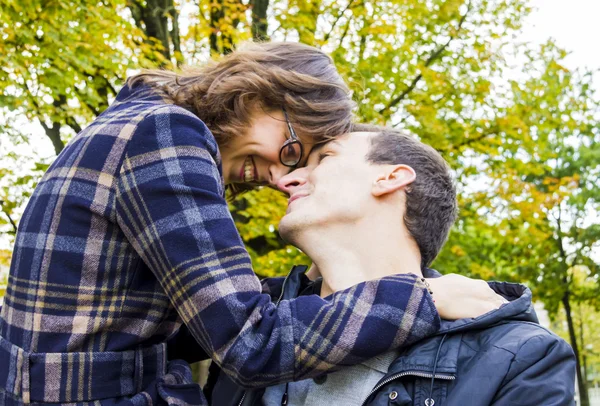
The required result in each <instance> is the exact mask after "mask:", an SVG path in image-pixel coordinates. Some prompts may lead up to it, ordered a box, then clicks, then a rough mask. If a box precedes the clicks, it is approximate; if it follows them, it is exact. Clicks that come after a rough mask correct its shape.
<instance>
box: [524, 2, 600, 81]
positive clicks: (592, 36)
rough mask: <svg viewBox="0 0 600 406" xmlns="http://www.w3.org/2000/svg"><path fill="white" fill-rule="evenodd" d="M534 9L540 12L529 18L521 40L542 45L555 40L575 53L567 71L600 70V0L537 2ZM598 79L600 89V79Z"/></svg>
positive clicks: (566, 62) (569, 57) (599, 77)
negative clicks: (549, 40) (599, 43)
mask: <svg viewBox="0 0 600 406" xmlns="http://www.w3.org/2000/svg"><path fill="white" fill-rule="evenodd" d="M532 5H533V6H534V7H535V8H536V10H534V12H533V13H532V14H531V15H530V16H529V17H528V20H527V23H526V25H525V28H524V30H523V34H522V36H521V37H520V38H519V39H520V40H524V41H531V42H534V43H539V44H541V43H544V42H545V41H546V40H547V39H548V38H554V39H555V40H556V41H557V43H558V45H559V46H560V47H562V48H564V49H566V50H569V51H571V53H570V55H569V56H568V57H567V59H566V61H565V65H566V67H567V68H569V69H577V68H589V69H596V70H598V69H600V47H598V39H600V24H599V23H598V16H600V0H533V1H532ZM595 79H596V80H595V82H596V87H597V88H598V89H600V83H599V82H600V75H598V74H596V75H595Z"/></svg>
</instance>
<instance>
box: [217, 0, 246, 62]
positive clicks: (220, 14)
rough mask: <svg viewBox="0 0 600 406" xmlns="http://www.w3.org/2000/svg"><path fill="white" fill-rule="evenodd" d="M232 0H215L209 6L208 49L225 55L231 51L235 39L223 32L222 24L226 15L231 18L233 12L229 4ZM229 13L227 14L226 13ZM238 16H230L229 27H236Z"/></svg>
mask: <svg viewBox="0 0 600 406" xmlns="http://www.w3.org/2000/svg"><path fill="white" fill-rule="evenodd" d="M232 1H234V0H215V1H213V2H212V3H211V4H212V6H211V8H210V28H211V33H210V50H211V52H213V53H215V54H221V55H227V54H229V53H231V52H232V51H233V48H234V46H235V43H234V42H235V41H234V38H233V36H232V35H230V34H227V33H225V32H223V30H222V25H223V21H224V20H225V18H226V17H229V18H231V17H232V14H234V12H232V11H231V7H230V5H232ZM228 14H229V15H228ZM239 22H240V20H239V18H237V17H236V18H231V28H232V29H233V30H236V29H237V26H238V24H239Z"/></svg>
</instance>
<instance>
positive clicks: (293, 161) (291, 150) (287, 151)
mask: <svg viewBox="0 0 600 406" xmlns="http://www.w3.org/2000/svg"><path fill="white" fill-rule="evenodd" d="M301 157H302V146H301V145H300V143H299V142H298V141H291V142H288V143H286V144H285V145H284V146H283V147H281V151H279V159H280V160H281V163H282V164H284V165H285V166H295V165H297V164H298V162H300V158H301Z"/></svg>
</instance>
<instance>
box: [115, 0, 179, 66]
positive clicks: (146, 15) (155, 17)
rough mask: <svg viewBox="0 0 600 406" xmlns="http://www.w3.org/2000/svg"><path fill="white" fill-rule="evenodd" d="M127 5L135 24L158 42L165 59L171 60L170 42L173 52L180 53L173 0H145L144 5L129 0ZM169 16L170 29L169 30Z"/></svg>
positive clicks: (137, 0)
mask: <svg viewBox="0 0 600 406" xmlns="http://www.w3.org/2000/svg"><path fill="white" fill-rule="evenodd" d="M127 6H128V7H129V9H130V10H131V15H132V16H133V19H134V20H135V23H136V25H137V26H138V27H139V28H141V29H143V30H144V33H145V34H146V36H147V37H148V38H154V39H155V40H158V42H160V44H161V45H162V49H161V50H160V52H161V54H162V55H163V56H164V57H165V59H166V60H168V61H171V44H173V50H174V51H175V52H179V53H181V52H180V51H181V49H180V38H179V24H178V21H177V18H178V17H179V14H178V13H177V10H176V9H175V5H174V3H173V0H147V1H146V4H145V5H144V4H142V3H141V2H140V1H139V0H129V1H128V2H127ZM169 18H171V25H172V27H173V29H172V30H169Z"/></svg>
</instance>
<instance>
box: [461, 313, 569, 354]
mask: <svg viewBox="0 0 600 406" xmlns="http://www.w3.org/2000/svg"><path fill="white" fill-rule="evenodd" d="M462 342H463V343H464V344H465V345H466V346H468V347H469V348H471V349H472V350H475V351H485V350H487V349H489V348H491V347H493V348H497V349H501V350H504V351H506V352H507V353H508V354H512V355H516V354H517V353H519V351H522V349H523V347H524V346H525V345H526V344H527V346H528V347H531V346H532V345H533V346H536V347H551V346H554V345H557V344H558V345H563V344H564V345H568V344H567V343H566V342H565V341H564V340H563V339H562V338H560V337H559V336H557V335H556V334H554V333H553V332H552V331H550V330H548V329H547V328H545V327H543V326H541V325H539V324H537V323H534V322H529V321H519V320H508V321H504V322H500V323H496V324H494V325H492V326H489V327H487V328H485V329H482V330H474V331H470V332H467V333H465V334H463V337H462Z"/></svg>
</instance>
